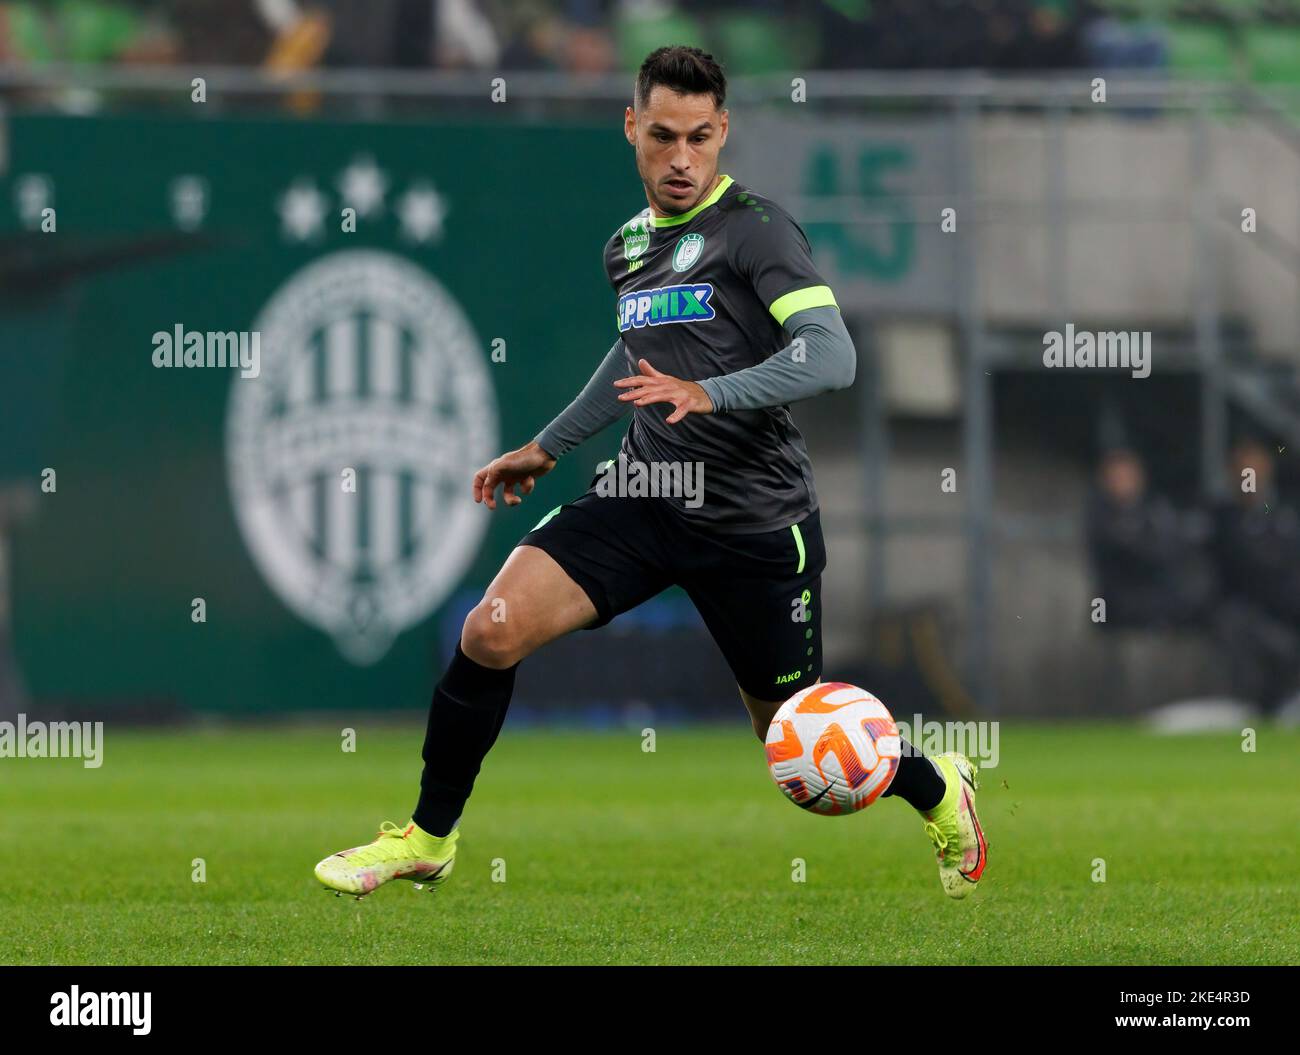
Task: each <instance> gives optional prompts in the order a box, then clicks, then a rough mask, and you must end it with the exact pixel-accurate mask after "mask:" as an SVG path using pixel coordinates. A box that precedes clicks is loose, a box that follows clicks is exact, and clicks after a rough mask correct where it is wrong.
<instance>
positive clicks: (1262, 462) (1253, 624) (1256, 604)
mask: <svg viewBox="0 0 1300 1055" xmlns="http://www.w3.org/2000/svg"><path fill="white" fill-rule="evenodd" d="M1229 469H1230V472H1231V479H1230V486H1231V487H1232V488H1233V493H1232V499H1231V500H1230V501H1228V502H1226V503H1225V504H1224V505H1223V506H1222V507H1220V509H1219V510H1218V515H1217V517H1216V531H1215V555H1216V558H1217V563H1218V566H1219V578H1220V586H1221V591H1222V594H1223V597H1222V600H1221V601H1220V604H1219V605H1218V610H1217V612H1216V618H1215V632H1216V637H1217V638H1218V641H1219V643H1220V645H1221V647H1222V648H1223V650H1224V655H1225V658H1226V660H1227V666H1228V677H1229V679H1230V682H1231V685H1232V689H1233V692H1234V694H1236V695H1238V696H1240V697H1241V698H1243V699H1246V700H1250V701H1252V702H1254V703H1258V704H1260V705H1261V706H1263V707H1264V708H1265V710H1269V711H1272V710H1275V709H1277V708H1278V707H1279V706H1280V705H1281V704H1282V703H1283V701H1284V700H1285V699H1286V698H1287V697H1289V696H1291V695H1293V694H1294V693H1295V692H1296V691H1297V690H1298V689H1300V515H1298V514H1297V512H1296V509H1295V507H1294V506H1292V505H1289V504H1284V503H1283V502H1282V501H1281V500H1280V499H1279V497H1278V495H1277V490H1276V482H1275V463H1274V455H1273V451H1272V450H1271V449H1270V448H1269V447H1267V446H1265V445H1264V444H1263V443H1261V442H1259V441H1258V440H1254V439H1248V440H1243V441H1241V442H1239V443H1238V444H1237V445H1236V446H1235V447H1234V448H1233V450H1232V455H1231V460H1230V464H1229Z"/></svg>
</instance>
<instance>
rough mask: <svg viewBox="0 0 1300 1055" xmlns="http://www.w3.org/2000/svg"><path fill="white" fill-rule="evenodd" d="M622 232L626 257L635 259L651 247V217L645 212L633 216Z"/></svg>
mask: <svg viewBox="0 0 1300 1055" xmlns="http://www.w3.org/2000/svg"><path fill="white" fill-rule="evenodd" d="M606 230H608V228H606ZM620 233H621V234H622V235H623V256H624V258H625V259H627V260H635V259H636V258H637V257H639V256H641V255H642V254H643V253H644V252H645V251H646V250H647V249H649V248H650V217H649V216H647V215H646V214H645V213H642V214H641V215H639V216H633V217H632V219H630V220H628V222H627V223H625V224H624V225H623V230H622V231H621V232H620Z"/></svg>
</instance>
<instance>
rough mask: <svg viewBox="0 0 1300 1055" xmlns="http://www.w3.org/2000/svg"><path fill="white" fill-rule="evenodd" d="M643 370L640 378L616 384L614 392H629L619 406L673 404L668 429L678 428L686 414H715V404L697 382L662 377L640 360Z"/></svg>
mask: <svg viewBox="0 0 1300 1055" xmlns="http://www.w3.org/2000/svg"><path fill="white" fill-rule="evenodd" d="M637 366H638V367H640V368H641V374H640V376H638V377H623V378H619V380H617V381H615V382H614V387H615V388H626V389H627V391H626V392H624V393H623V394H622V395H620V396H619V397H618V398H619V402H620V403H628V402H630V403H632V404H633V405H634V406H638V407H644V406H647V405H648V404H650V403H671V404H672V405H673V412H672V413H671V414H669V415H668V417H666V418H664V421H666V422H667V423H668V424H669V425H676V424H677V423H678V422H679V421H681V420H682V418H684V417H686V415H687V414H712V413H713V401H712V400H711V399H709V394H708V393H707V392H705V391H704V389H703V387H702V386H700V385H698V384H696V383H695V382H694V381H683V380H682V379H681V378H680V377H670V376H669V375H668V374H661V373H660V372H659V371H658V370H656V369H655V368H654V367H653V366H651V365H650V364H649V363H648V362H646V360H644V359H638V360H637Z"/></svg>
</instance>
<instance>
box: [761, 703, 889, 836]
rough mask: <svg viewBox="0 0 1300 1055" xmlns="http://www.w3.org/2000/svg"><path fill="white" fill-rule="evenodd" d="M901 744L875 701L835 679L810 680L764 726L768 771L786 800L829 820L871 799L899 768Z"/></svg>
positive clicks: (865, 803)
mask: <svg viewBox="0 0 1300 1055" xmlns="http://www.w3.org/2000/svg"><path fill="white" fill-rule="evenodd" d="M901 753H902V744H901V742H900V740H899V736H898V726H897V725H895V724H894V719H893V716H892V715H891V714H890V713H889V711H888V710H887V709H886V707H885V705H884V704H883V703H881V702H880V701H879V700H878V699H876V698H875V697H874V696H872V695H871V693H869V692H867V691H866V690H865V689H860V688H858V687H857V686H856V685H848V684H846V683H844V682H842V681H831V682H823V683H822V684H820V685H810V686H809V687H808V688H806V689H804V690H803V691H802V692H797V693H795V694H794V695H793V696H791V697H790V698H789V699H788V700H786V701H785V703H783V704H782V705H781V709H780V710H778V711H777V712H776V716H775V717H774V718H773V719H772V724H771V725H770V726H768V729H767V769H768V772H769V773H771V774H772V779H773V780H775V781H776V786H777V787H778V788H780V789H781V790H782V792H784V793H785V797H786V798H788V799H789V800H790V801H791V802H793V803H794V804H795V805H796V806H798V807H800V808H801V809H805V810H808V811H810V812H812V813H820V814H823V815H825V816H828V817H837V816H840V815H841V814H849V813H855V812H857V811H858V810H861V809H865V808H866V807H868V806H870V805H871V804H872V803H873V802H875V801H876V799H878V798H879V797H880V796H881V795H882V794H883V793H884V791H885V789H886V788H888V787H889V784H890V782H891V781H892V780H893V779H894V774H895V773H896V772H897V771H898V758H899V755H900V754H901Z"/></svg>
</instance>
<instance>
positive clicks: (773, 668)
mask: <svg viewBox="0 0 1300 1055" xmlns="http://www.w3.org/2000/svg"><path fill="white" fill-rule="evenodd" d="M519 544H520V545H521V546H536V547H537V548H538V549H541V550H544V551H545V552H546V553H548V554H549V555H550V556H551V557H552V558H553V559H554V560H555V562H556V563H557V564H559V566H560V567H561V568H563V569H564V570H565V572H566V573H567V574H568V576H569V578H571V579H572V580H573V581H574V582H576V583H577V584H578V585H579V586H580V587H582V589H583V591H584V592H585V593H586V594H587V596H588V597H589V598H590V599H591V603H592V604H593V605H595V608H596V613H597V615H596V621H595V622H594V623H591V624H589V625H588V626H587V627H585V628H584V629H588V630H593V629H595V628H596V627H600V626H604V625H605V624H606V623H608V622H609V621H610V620H611V619H613V618H614V617H615V616H616V615H618V614H619V613H620V612H626V611H627V610H628V609H630V608H635V607H636V606H637V605H639V604H641V602H643V601H647V600H649V599H650V598H651V597H654V596H655V595H656V594H659V593H661V592H662V591H664V590H666V589H667V588H668V587H669V586H674V585H675V586H680V587H682V589H684V590H685V591H686V593H687V595H688V596H689V597H690V598H691V601H692V602H693V603H694V604H695V607H696V609H698V611H699V613H700V615H701V616H702V617H703V619H704V623H705V626H707V627H708V629H709V633H710V634H711V635H712V636H713V640H714V641H715V642H717V645H718V648H719V649H721V651H722V655H723V657H724V658H725V659H726V661H727V664H728V665H729V666H730V667H731V671H732V673H733V674H734V675H735V678H736V682H737V684H738V685H739V686H740V687H741V688H742V689H744V690H745V691H746V692H747V693H749V694H750V695H751V696H756V697H758V698H759V699H761V700H784V699H787V698H788V697H790V696H792V695H793V694H794V693H796V692H798V691H799V689H801V688H803V687H804V686H806V685H811V684H812V683H813V682H815V681H816V680H817V679H818V678H820V677H821V672H822V634H821V574H822V571H823V570H824V569H825V567H826V544H825V541H824V540H823V538H822V529H821V518H820V517H819V515H818V513H817V511H816V510H814V511H813V512H812V513H810V514H808V516H806V517H805V518H804V519H803V520H802V521H800V522H799V523H798V524H793V525H791V526H790V527H783V528H780V529H778V530H776V531H766V532H761V533H759V534H753V535H721V534H710V533H708V532H705V531H703V530H701V529H700V528H698V527H696V526H694V525H692V524H690V523H689V522H687V521H685V520H683V519H682V518H681V517H680V516H679V515H678V514H676V513H674V512H673V511H672V509H670V508H668V507H667V504H666V503H665V502H664V501H663V500H662V499H657V498H629V497H623V496H607V497H606V496H601V495H598V494H596V493H594V492H592V491H588V492H587V493H586V494H584V495H582V497H580V498H578V499H577V500H576V501H573V502H566V503H565V504H564V505H562V506H557V507H556V508H555V509H553V510H551V512H550V513H548V514H547V515H546V516H544V517H543V518H542V519H541V521H540V522H539V523H538V525H537V526H536V527H535V528H533V530H532V531H530V532H528V534H526V535H525V536H524V537H523V538H522V539H520V540H519Z"/></svg>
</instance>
